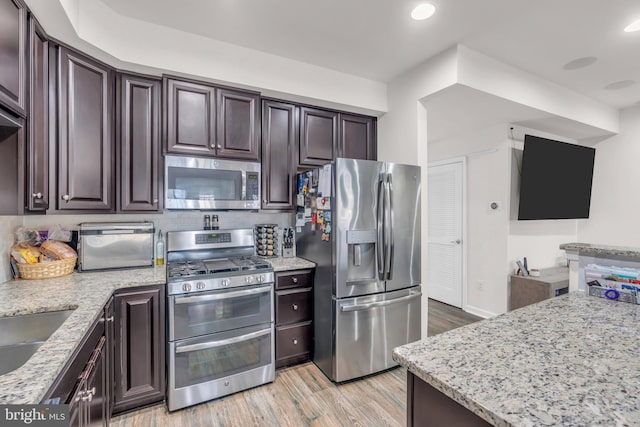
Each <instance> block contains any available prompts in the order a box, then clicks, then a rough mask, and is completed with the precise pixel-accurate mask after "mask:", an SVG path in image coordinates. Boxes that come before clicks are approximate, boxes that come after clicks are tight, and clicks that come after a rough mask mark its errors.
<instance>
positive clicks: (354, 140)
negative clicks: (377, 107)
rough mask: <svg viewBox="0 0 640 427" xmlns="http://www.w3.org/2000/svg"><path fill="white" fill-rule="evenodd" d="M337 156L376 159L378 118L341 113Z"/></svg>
mask: <svg viewBox="0 0 640 427" xmlns="http://www.w3.org/2000/svg"><path fill="white" fill-rule="evenodd" d="M339 122H340V139H339V141H340V142H339V144H338V155H337V157H346V158H349V159H362V160H376V158H377V147H376V119H375V118H373V117H367V116H356V115H351V114H344V113H340V117H339Z"/></svg>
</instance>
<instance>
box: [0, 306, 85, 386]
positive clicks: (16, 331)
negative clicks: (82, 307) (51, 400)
mask: <svg viewBox="0 0 640 427" xmlns="http://www.w3.org/2000/svg"><path fill="white" fill-rule="evenodd" d="M71 313H73V310H63V311H49V312H46V313H37V314H25V315H22V316H10V317H0V331H2V333H1V334H0V375H4V374H6V373H8V372H11V371H13V370H15V369H18V368H19V367H20V366H22V365H24V364H25V363H26V362H27V360H29V358H30V357H31V356H33V354H34V353H35V352H36V351H37V350H38V348H40V346H41V345H42V344H43V343H44V342H45V341H46V340H47V338H49V337H50V336H51V334H53V333H54V332H55V331H56V329H58V328H59V327H60V325H62V323H63V322H64V321H65V320H66V319H67V318H68V317H69V316H71Z"/></svg>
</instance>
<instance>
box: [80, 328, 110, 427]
mask: <svg viewBox="0 0 640 427" xmlns="http://www.w3.org/2000/svg"><path fill="white" fill-rule="evenodd" d="M105 339H106V338H105V337H103V338H102V340H101V341H100V343H99V344H98V347H97V348H96V350H95V351H94V353H93V355H92V356H91V360H90V363H93V367H92V368H91V373H90V374H89V377H88V378H87V386H86V391H85V393H86V394H85V396H86V399H87V401H86V417H87V423H86V424H85V425H87V426H104V427H107V426H108V425H109V416H107V408H108V406H109V402H108V400H107V399H108V390H107V375H106V373H107V372H106V368H107V366H106V363H105V354H104V350H105V347H104V346H105Z"/></svg>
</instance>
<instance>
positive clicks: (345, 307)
mask: <svg viewBox="0 0 640 427" xmlns="http://www.w3.org/2000/svg"><path fill="white" fill-rule="evenodd" d="M420 296H422V292H416V293H412V294H410V295H407V296H406V297H400V298H394V299H390V300H386V301H380V302H371V303H369V304H353V305H343V306H342V307H340V311H345V312H346V311H359V310H367V309H369V308H377V307H384V306H387V305H391V304H397V303H399V302H404V301H408V300H411V299H414V298H419V297H420Z"/></svg>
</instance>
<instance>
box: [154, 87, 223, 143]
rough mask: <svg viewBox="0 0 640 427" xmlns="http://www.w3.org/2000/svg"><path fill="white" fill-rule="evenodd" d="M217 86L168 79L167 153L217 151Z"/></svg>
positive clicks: (166, 94) (166, 98)
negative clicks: (215, 87)
mask: <svg viewBox="0 0 640 427" xmlns="http://www.w3.org/2000/svg"><path fill="white" fill-rule="evenodd" d="M214 92H215V89H214V88H213V87H211V86H207V85H200V84H196V83H189V82H183V81H179V80H173V79H168V78H165V79H164V93H165V100H166V107H165V114H166V118H165V122H166V127H167V130H166V131H167V137H166V140H167V153H176V154H200V155H209V156H213V155H214V154H215V149H216V143H215V101H216V100H215V96H214V95H215V93H214Z"/></svg>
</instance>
